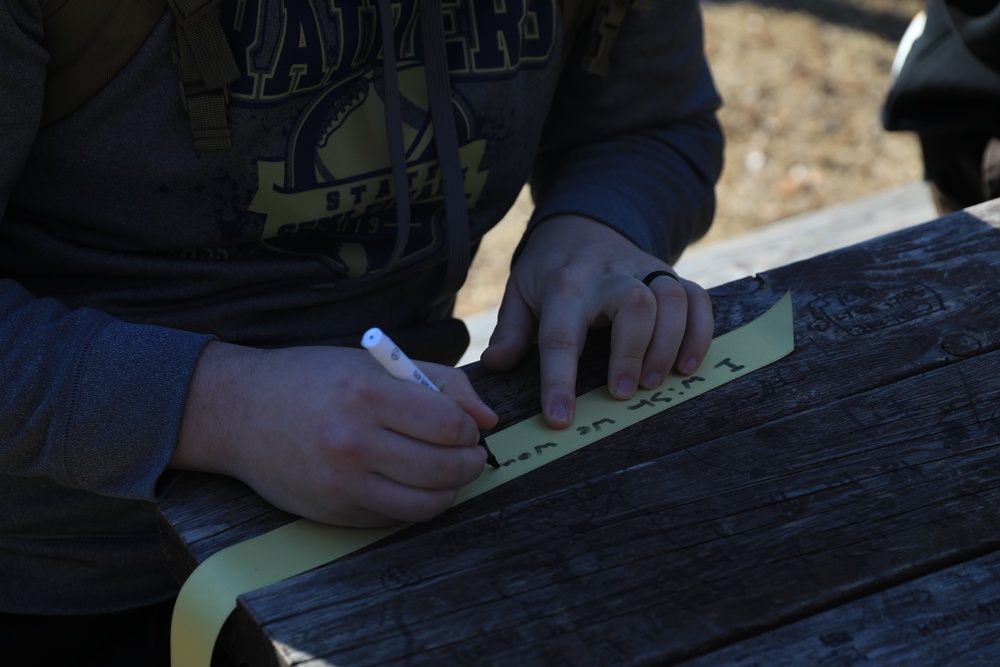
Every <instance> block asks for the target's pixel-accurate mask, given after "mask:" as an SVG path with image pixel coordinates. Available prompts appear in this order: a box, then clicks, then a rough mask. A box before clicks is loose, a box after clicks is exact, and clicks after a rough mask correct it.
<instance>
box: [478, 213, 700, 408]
mask: <svg viewBox="0 0 1000 667" xmlns="http://www.w3.org/2000/svg"><path fill="white" fill-rule="evenodd" d="M653 271H667V272H669V273H670V274H671V275H672V276H676V274H675V273H674V272H673V270H672V268H671V267H670V266H669V265H667V264H666V263H664V262H663V261H661V260H659V259H657V258H655V257H653V256H652V255H649V254H647V253H645V252H643V251H642V250H640V249H639V248H638V247H636V246H635V245H634V244H633V243H632V242H631V241H629V240H628V239H626V238H625V237H624V236H622V235H621V234H619V233H618V232H616V231H615V230H613V229H612V228H610V227H608V226H607V225H604V224H602V223H600V222H597V221H595V220H592V219H589V218H585V217H581V216H574V215H563V216H556V217H553V218H550V219H548V220H546V221H545V222H543V223H542V224H541V225H539V226H538V227H537V228H536V229H535V230H534V231H533V232H532V234H531V236H530V237H529V239H528V240H527V242H526V244H525V247H524V249H523V251H522V253H521V255H520V257H519V258H518V260H517V262H516V263H515V265H514V267H513V269H512V271H511V276H510V279H509V280H508V283H507V288H506V292H505V293H504V298H503V301H502V303H501V306H500V315H499V318H498V321H497V326H496V329H495V330H494V332H493V335H492V337H491V338H490V344H489V347H487V349H486V350H485V351H484V352H483V355H482V362H483V365H484V366H486V367H487V368H491V369H494V370H506V369H509V368H510V367H512V366H513V365H514V364H515V363H517V361H518V360H519V359H520V358H521V357H522V356H523V355H524V353H525V352H526V351H527V349H528V347H529V345H531V343H532V342H533V340H534V339H535V337H536V334H537V340H538V348H539V355H540V364H541V369H540V370H541V383H542V384H541V394H542V414H543V415H544V416H545V420H546V421H547V422H548V423H549V425H551V426H553V427H555V428H565V427H567V426H569V425H570V424H571V423H572V421H573V415H574V410H575V404H576V374H577V362H578V359H579V356H580V353H581V351H582V349H583V344H584V342H585V340H586V336H587V331H588V329H590V328H591V327H596V326H602V325H607V324H608V323H610V324H611V327H612V329H611V354H610V358H609V361H608V389H609V391H610V392H611V394H612V395H613V396H614V397H616V398H619V399H623V400H624V399H628V398H631V397H632V396H633V395H634V394H635V391H636V389H637V388H638V387H644V388H647V389H651V388H654V387H657V386H659V385H660V383H661V382H662V380H663V378H664V377H666V375H667V373H669V372H670V370H671V369H672V368H676V369H677V371H678V372H679V373H682V374H685V375H689V374H691V373H693V372H694V371H695V369H697V367H698V365H699V364H700V363H701V361H702V359H704V357H705V354H707V352H708V348H709V346H710V344H711V341H712V332H713V329H714V320H713V316H712V303H711V299H710V298H709V296H708V293H707V292H706V291H705V290H704V289H702V288H701V287H700V286H698V285H697V284H695V283H693V282H691V281H688V280H684V279H681V278H677V279H674V278H673V277H667V276H662V277H658V278H656V279H654V280H653V281H651V282H650V284H649V285H648V286H647V285H646V284H644V283H643V282H642V280H643V278H644V277H646V276H647V275H649V274H650V273H651V272H653Z"/></svg>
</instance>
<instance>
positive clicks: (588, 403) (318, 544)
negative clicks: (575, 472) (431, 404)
mask: <svg viewBox="0 0 1000 667" xmlns="http://www.w3.org/2000/svg"><path fill="white" fill-rule="evenodd" d="M794 348H795V340H794V331H793V326H792V297H791V294H790V293H788V294H785V296H784V297H782V298H781V300H779V301H778V303H776V304H775V305H774V306H772V307H771V309H770V310H768V311H767V312H766V313H764V314H763V315H761V316H760V317H759V318H757V319H756V320H754V321H753V322H751V323H749V324H747V325H744V326H743V327H741V328H740V329H737V330H735V331H731V332H729V333H727V334H724V335H722V336H719V337H718V338H716V339H714V340H713V341H712V346H711V348H710V349H709V352H708V355H707V356H706V357H705V360H704V361H703V362H702V364H701V366H700V367H699V369H698V371H697V372H696V373H695V374H694V375H691V376H689V377H682V376H678V375H670V376H669V377H668V378H667V379H666V380H665V381H664V382H663V384H662V385H661V386H660V387H659V388H657V389H655V390H640V391H639V392H637V393H636V395H635V397H634V398H633V399H632V400H630V401H618V400H616V399H614V398H612V397H611V395H610V394H609V393H608V391H607V388H605V387H601V388H599V389H595V390H594V391H592V392H589V393H587V394H584V395H583V396H580V397H579V398H578V399H577V411H576V419H575V420H574V422H573V425H572V426H571V427H570V428H568V429H565V430H556V429H553V428H550V427H549V426H548V425H547V424H546V423H545V421H544V419H543V418H542V416H541V415H536V416H535V417H532V418H529V419H526V420H524V421H522V422H519V423H517V424H514V425H512V426H510V427H508V428H506V429H504V430H503V431H500V432H498V433H494V434H493V435H491V436H490V437H489V438H487V442H488V443H489V446H490V449H491V450H492V451H493V453H494V454H496V456H497V458H498V459H499V460H500V462H501V464H502V465H501V467H500V468H499V469H493V468H489V467H487V468H485V469H484V471H483V474H482V475H481V476H480V477H479V479H477V480H476V481H475V482H473V483H472V484H470V485H468V486H467V487H465V488H464V489H462V491H461V492H460V493H459V495H458V498H457V499H456V500H455V504H458V503H461V502H463V501H465V500H468V499H470V498H474V497H475V496H478V495H480V494H482V493H485V492H486V491H489V490H491V489H495V488H496V487H498V486H500V485H501V484H504V483H505V482H508V481H510V480H512V479H514V478H516V477H519V476H521V475H523V474H525V473H527V472H530V471H532V470H535V469H537V468H539V467H541V466H543V465H545V464H546V463H549V462H551V461H554V460H555V459H557V458H559V457H561V456H565V455H566V454H569V453H571V452H574V451H577V450H578V449H580V448H582V447H586V446H587V445H589V444H592V443H594V442H596V441H598V440H600V439H601V438H603V437H606V436H608V435H611V434H612V433H616V432H618V431H620V430H622V429H624V428H627V427H628V426H631V425H633V424H636V423H638V422H640V421H642V420H643V419H646V418H647V417H650V416H652V415H654V414H657V413H659V412H662V411H663V410H666V409H668V408H670V407H673V406H674V405H677V404H679V403H682V402H684V401H686V400H688V399H690V398H694V397H695V396H698V395H699V394H703V393H705V392H706V391H709V390H710V389H714V388H715V387H718V386H720V385H722V384H725V383H726V382H730V381H732V380H735V379H736V378H739V377H742V376H744V375H746V374H747V373H750V372H752V371H755V370H757V369H759V368H763V367H764V366H766V365H768V364H770V363H773V362H775V361H777V360H778V359H781V358H782V357H784V356H785V355H787V354H789V353H790V352H791V351H792V350H793V349H794ZM405 527H406V526H405V525H403V526H395V527H393V528H370V529H369V528H343V527H339V526H329V525H325V524H320V523H317V522H315V521H310V520H308V519H299V520H297V521H294V522H292V523H290V524H288V525H285V526H282V527H281V528H277V529H275V530H272V531H270V532H268V533H265V534H263V535H260V536H259V537H255V538H252V539H249V540H247V541H245V542H241V543H240V544H236V545H233V546H231V547H228V548H226V549H223V550H221V551H219V552H217V553H215V554H213V555H212V556H210V557H209V558H207V559H205V561H204V562H203V563H201V565H199V566H198V567H197V568H195V570H194V572H192V573H191V576H189V577H188V579H187V581H186V582H184V585H183V586H182V587H181V591H180V594H179V595H178V597H177V602H176V604H175V605H174V613H173V620H172V625H171V629H170V656H171V665H172V666H173V667H210V663H211V658H212V650H213V648H214V646H215V641H216V638H217V637H218V635H219V631H220V630H221V629H222V625H223V624H224V623H225V621H226V619H227V618H228V617H229V614H230V613H232V611H233V609H235V608H236V599H237V598H238V597H239V596H240V595H242V594H244V593H248V592H250V591H253V590H256V589H258V588H263V587H264V586H269V585H271V584H274V583H277V582H279V581H282V580H283V579H287V578H289V577H293V576H295V575H297V574H301V573H302V572H306V571H308V570H311V569H313V568H316V567H319V566H321V565H325V564H326V563H329V562H331V561H334V560H336V559H338V558H340V557H342V556H346V555H347V554H350V553H352V552H354V551H357V550H358V549H361V548H362V547H365V546H368V545H369V544H372V543H374V542H377V541H378V540H381V539H382V538H384V537H387V536H389V535H392V534H393V533H395V532H397V531H399V530H402V529H403V528H405Z"/></svg>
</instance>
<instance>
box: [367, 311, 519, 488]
mask: <svg viewBox="0 0 1000 667" xmlns="http://www.w3.org/2000/svg"><path fill="white" fill-rule="evenodd" d="M361 346H362V347H364V348H365V349H366V350H368V351H369V352H371V354H372V356H373V357H375V359H376V361H378V362H379V363H380V364H382V367H383V368H385V369H386V370H387V371H389V374H390V375H392V376H393V377H394V378H396V379H397V380H404V381H406V382H415V383H417V384H420V385H423V386H425V387H427V388H428V389H433V390H434V391H438V392H439V391H441V390H440V389H438V388H437V385H435V384H434V383H433V382H431V381H430V379H428V377H427V376H426V375H424V373H423V371H421V370H420V369H419V368H417V365H416V364H415V363H413V361H412V360H411V359H410V358H409V357H408V356H406V354H405V353H404V352H403V351H402V350H401V349H399V346H397V345H396V344H395V343H393V342H392V339H391V338H389V336H387V335H386V334H385V333H383V331H382V330H381V329H379V328H378V327H373V328H371V329H369V330H368V331H367V332H365V335H364V336H362V338H361ZM479 446H480V447H482V448H483V449H485V450H486V462H487V463H489V464H490V465H491V466H492V467H494V468H499V467H500V463H499V461H497V457H496V456H494V455H493V452H491V451H490V447H489V445H487V444H486V438H484V437H480V438H479Z"/></svg>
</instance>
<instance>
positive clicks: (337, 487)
mask: <svg viewBox="0 0 1000 667" xmlns="http://www.w3.org/2000/svg"><path fill="white" fill-rule="evenodd" d="M421 368H422V370H423V371H424V373H426V375H427V379H428V380H430V379H431V378H432V379H433V380H432V381H431V384H434V385H435V386H437V387H440V388H441V391H440V392H436V391H429V390H428V388H426V387H423V386H420V385H419V384H416V383H411V382H400V381H399V380H397V379H396V378H394V377H392V376H391V375H390V374H389V373H386V372H384V371H383V370H382V368H381V366H380V365H379V364H378V362H376V361H375V359H374V358H373V357H372V355H371V354H369V353H368V352H367V351H365V350H363V349H353V348H344V347H330V346H301V347H290V348H278V349H273V350H258V349H253V348H246V347H242V346H238V345H232V344H229V343H223V342H220V341H213V342H211V343H209V344H208V345H206V346H205V349H204V351H203V352H202V355H201V357H200V358H199V360H198V365H197V368H196V369H195V373H194V377H193V378H192V381H191V389H190V390H189V392H188V398H187V403H186V406H185V410H184V419H183V422H182V424H181V432H180V435H179V437H178V441H177V445H176V448H175V451H174V456H173V458H172V459H171V461H170V466H171V467H173V468H177V469H185V470H203V471H207V472H214V473H219V474H223V475H228V476H230V477H234V478H236V479H239V480H241V481H243V482H245V483H246V484H247V485H249V486H250V487H251V488H252V489H253V490H254V491H256V492H257V493H258V495H260V496H261V497H263V498H264V499H266V500H268V501H269V502H270V503H271V504H273V505H275V506H276V507H279V508H281V509H283V510H285V511H287V512H291V513H293V514H297V515H298V516H303V517H307V518H310V519H314V520H316V521H320V522H323V523H332V524H338V525H348V526H386V525H391V524H393V523H397V522H401V521H402V522H408V523H409V522H419V521H426V520H428V519H431V518H433V517H434V516H437V515H438V514H440V513H441V512H443V511H444V510H446V509H448V507H450V506H451V505H452V503H453V502H454V500H455V498H456V496H457V495H458V492H459V490H460V489H461V488H462V487H464V486H466V485H468V484H469V483H471V482H472V481H473V480H475V479H476V478H477V477H479V476H480V475H481V474H483V465H484V463H485V459H486V455H485V452H484V451H483V449H482V448H480V447H476V446H475V445H476V442H477V441H478V440H479V438H480V437H481V434H482V431H483V430H484V429H488V428H492V427H493V426H494V425H495V424H496V422H497V416H496V414H495V413H494V412H493V411H492V410H491V409H490V408H489V407H488V406H487V405H485V404H484V403H483V402H482V399H480V398H479V396H478V395H477V394H476V392H475V390H474V389H473V387H472V385H471V384H470V383H469V378H468V376H467V375H466V374H465V373H463V372H462V371H461V370H460V369H457V368H450V367H447V366H441V365H438V364H431V363H427V364H422V365H421Z"/></svg>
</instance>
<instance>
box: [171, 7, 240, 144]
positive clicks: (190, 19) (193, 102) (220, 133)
mask: <svg viewBox="0 0 1000 667" xmlns="http://www.w3.org/2000/svg"><path fill="white" fill-rule="evenodd" d="M167 3H168V4H169V5H170V9H172V10H173V12H174V16H175V18H176V24H177V41H176V43H175V50H174V59H175V60H176V61H177V67H178V70H179V74H180V82H179V85H180V91H181V100H183V103H184V109H185V110H186V111H187V113H188V118H189V120H190V121H191V134H192V139H193V142H194V149H195V150H198V151H216V150H224V149H226V148H229V147H230V146H232V136H231V133H230V130H229V121H228V120H227V118H226V104H227V103H228V102H229V84H230V83H232V82H233V81H235V80H237V79H239V78H240V70H239V68H238V67H237V66H236V59H235V58H234V57H233V52H232V50H231V49H230V48H229V43H228V42H227V41H226V35H225V33H223V32H222V24H221V23H220V22H219V15H218V13H217V12H216V6H217V5H218V4H219V3H218V0H167Z"/></svg>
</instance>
